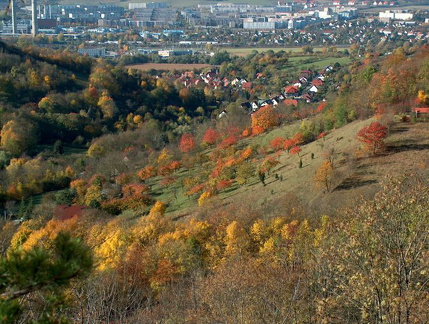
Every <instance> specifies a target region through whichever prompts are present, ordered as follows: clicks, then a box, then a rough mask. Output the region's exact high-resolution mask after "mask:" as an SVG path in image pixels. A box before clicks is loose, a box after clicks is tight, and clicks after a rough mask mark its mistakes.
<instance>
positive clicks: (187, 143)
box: [179, 133, 196, 153]
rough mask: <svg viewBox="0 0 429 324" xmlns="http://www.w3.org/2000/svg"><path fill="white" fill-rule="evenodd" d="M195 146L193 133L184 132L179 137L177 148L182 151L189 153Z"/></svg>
mask: <svg viewBox="0 0 429 324" xmlns="http://www.w3.org/2000/svg"><path fill="white" fill-rule="evenodd" d="M195 147H196V144H195V138H194V135H192V134H191V133H185V134H183V135H182V137H181V138H180V142H179V150H180V152H183V153H189V152H191V151H193V150H194V149H195Z"/></svg>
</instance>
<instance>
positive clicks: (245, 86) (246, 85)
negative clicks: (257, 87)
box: [242, 82, 252, 90]
mask: <svg viewBox="0 0 429 324" xmlns="http://www.w3.org/2000/svg"><path fill="white" fill-rule="evenodd" d="M242 87H243V89H246V90H250V89H252V82H244V83H243V85H242Z"/></svg>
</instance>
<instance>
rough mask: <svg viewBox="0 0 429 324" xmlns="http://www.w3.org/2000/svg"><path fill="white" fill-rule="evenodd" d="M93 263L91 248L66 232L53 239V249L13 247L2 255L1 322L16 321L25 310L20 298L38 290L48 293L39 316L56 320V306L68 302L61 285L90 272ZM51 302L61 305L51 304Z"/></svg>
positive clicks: (0, 282) (0, 269)
mask: <svg viewBox="0 0 429 324" xmlns="http://www.w3.org/2000/svg"><path fill="white" fill-rule="evenodd" d="M92 265H93V263H92V255H91V252H90V250H89V248H88V247H87V246H86V245H84V244H83V243H82V242H81V241H80V240H79V239H76V238H72V237H71V236H70V235H69V234H68V233H64V232H62V233H59V234H58V235H57V237H56V238H55V239H54V241H53V248H52V249H45V248H41V247H34V248H32V249H31V250H29V251H25V250H22V249H17V250H13V251H10V252H9V254H8V255H7V257H5V258H1V259H0V322H1V323H15V320H16V319H18V317H19V315H20V313H21V312H22V309H21V306H20V304H21V302H20V300H21V299H22V298H23V297H25V296H26V295H28V294H31V293H34V292H39V293H40V294H42V295H44V297H45V298H43V299H42V300H43V302H44V303H45V307H44V308H41V309H42V310H41V313H40V314H39V316H40V318H45V319H49V321H47V323H48V322H49V323H57V322H58V321H56V320H53V318H55V317H56V316H57V315H56V314H55V313H56V309H58V307H64V306H65V305H66V304H65V302H64V301H63V296H62V289H61V288H64V287H66V286H68V284H69V283H70V280H71V279H75V278H81V277H83V276H85V275H87V274H89V272H90V271H91V269H92ZM50 304H52V305H51V306H53V305H56V304H58V305H57V306H55V307H49V305H50ZM58 316H59V315H58ZM60 322H62V320H60Z"/></svg>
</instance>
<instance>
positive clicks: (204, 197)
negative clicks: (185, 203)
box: [198, 191, 213, 207]
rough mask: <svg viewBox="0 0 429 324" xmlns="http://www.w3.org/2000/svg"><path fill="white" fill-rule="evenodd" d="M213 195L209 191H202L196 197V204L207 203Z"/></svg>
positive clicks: (202, 204)
mask: <svg viewBox="0 0 429 324" xmlns="http://www.w3.org/2000/svg"><path fill="white" fill-rule="evenodd" d="M212 196H213V193H212V192H211V191H204V192H203V193H202V194H201V195H200V197H199V198H198V206H200V207H202V206H204V204H206V203H207V200H208V199H209V198H210V197H212Z"/></svg>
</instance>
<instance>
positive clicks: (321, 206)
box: [159, 119, 429, 217]
mask: <svg viewBox="0 0 429 324" xmlns="http://www.w3.org/2000/svg"><path fill="white" fill-rule="evenodd" d="M373 121H374V119H369V120H364V121H355V122H353V123H350V124H348V125H346V126H344V127H342V128H339V129H336V130H333V131H332V132H331V133H330V134H329V135H327V136H326V138H325V139H319V140H317V141H314V142H312V143H310V144H307V145H304V146H302V152H301V153H300V157H301V158H302V162H303V163H302V168H299V159H300V157H299V156H297V155H290V154H289V153H287V152H286V151H283V152H282V153H280V155H279V156H278V161H279V162H280V164H279V165H277V166H276V167H275V168H274V169H273V170H271V172H270V174H269V175H268V176H267V179H266V181H265V182H266V186H264V185H263V184H262V183H261V182H260V181H259V179H258V177H257V176H256V175H255V176H254V177H252V178H251V179H249V180H248V183H247V184H246V185H244V186H241V187H234V186H233V187H232V188H229V190H226V191H224V192H221V193H220V194H219V195H218V196H216V197H214V198H212V200H211V204H210V205H209V206H205V207H204V208H215V209H216V208H219V207H220V206H226V205H229V204H231V203H237V202H243V203H247V204H253V205H255V206H263V207H264V209H265V208H268V209H269V208H270V206H273V208H282V207H284V208H285V212H286V211H287V210H289V211H290V210H292V209H293V208H299V207H298V206H304V209H305V210H306V212H307V213H313V212H314V214H315V215H320V214H333V212H334V211H335V210H337V209H340V208H345V207H351V206H354V205H356V204H357V203H358V202H359V201H360V200H361V199H370V198H372V197H373V196H374V194H375V193H376V192H377V191H379V190H380V189H381V186H382V184H383V183H384V182H385V181H387V177H394V178H395V177H401V176H403V175H406V174H410V173H414V172H422V171H423V170H425V169H427V167H428V165H427V164H428V163H429V127H428V126H429V124H428V123H423V122H421V123H400V122H397V123H394V124H393V125H392V126H391V127H390V132H389V135H388V137H387V139H386V149H385V151H384V152H381V153H379V154H377V155H375V156H368V155H367V154H365V153H362V151H361V149H360V143H359V142H358V141H357V140H356V134H357V133H358V131H359V130H360V129H361V128H362V127H364V126H367V125H368V124H370V123H371V122H373ZM297 128H298V124H294V125H287V126H284V127H281V128H278V129H275V130H273V131H271V132H269V133H267V134H263V135H260V136H257V137H254V138H251V139H246V140H245V141H247V142H248V143H247V144H250V145H255V144H260V145H268V144H269V142H270V141H271V140H272V139H273V138H276V137H278V136H282V137H287V136H291V135H292V134H293V133H294V131H296V130H297ZM312 154H313V158H312ZM328 155H331V156H332V161H333V165H334V176H333V179H332V186H331V189H330V191H329V192H326V191H324V190H322V189H320V188H317V187H316V185H315V181H314V175H315V172H316V170H317V169H318V168H319V167H320V166H321V164H322V162H323V161H324V160H325V159H326V158H327V156H328ZM276 174H277V176H276ZM280 179H282V180H280ZM170 190H173V191H175V192H176V194H177V192H178V191H180V187H179V186H178V187H176V188H175V189H170ZM168 195H169V194H168V193H166V192H164V193H163V195H161V196H160V197H159V198H161V199H162V198H167V196H168ZM169 197H170V198H171V197H172V191H170V196H169ZM177 197H178V199H170V200H169V203H170V207H169V208H168V210H169V211H170V214H171V215H172V216H173V217H179V216H186V215H189V214H192V213H194V212H197V211H198V210H199V209H201V207H198V206H196V201H195V199H189V198H187V197H185V196H182V195H181V194H180V193H179V194H178V195H177Z"/></svg>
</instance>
